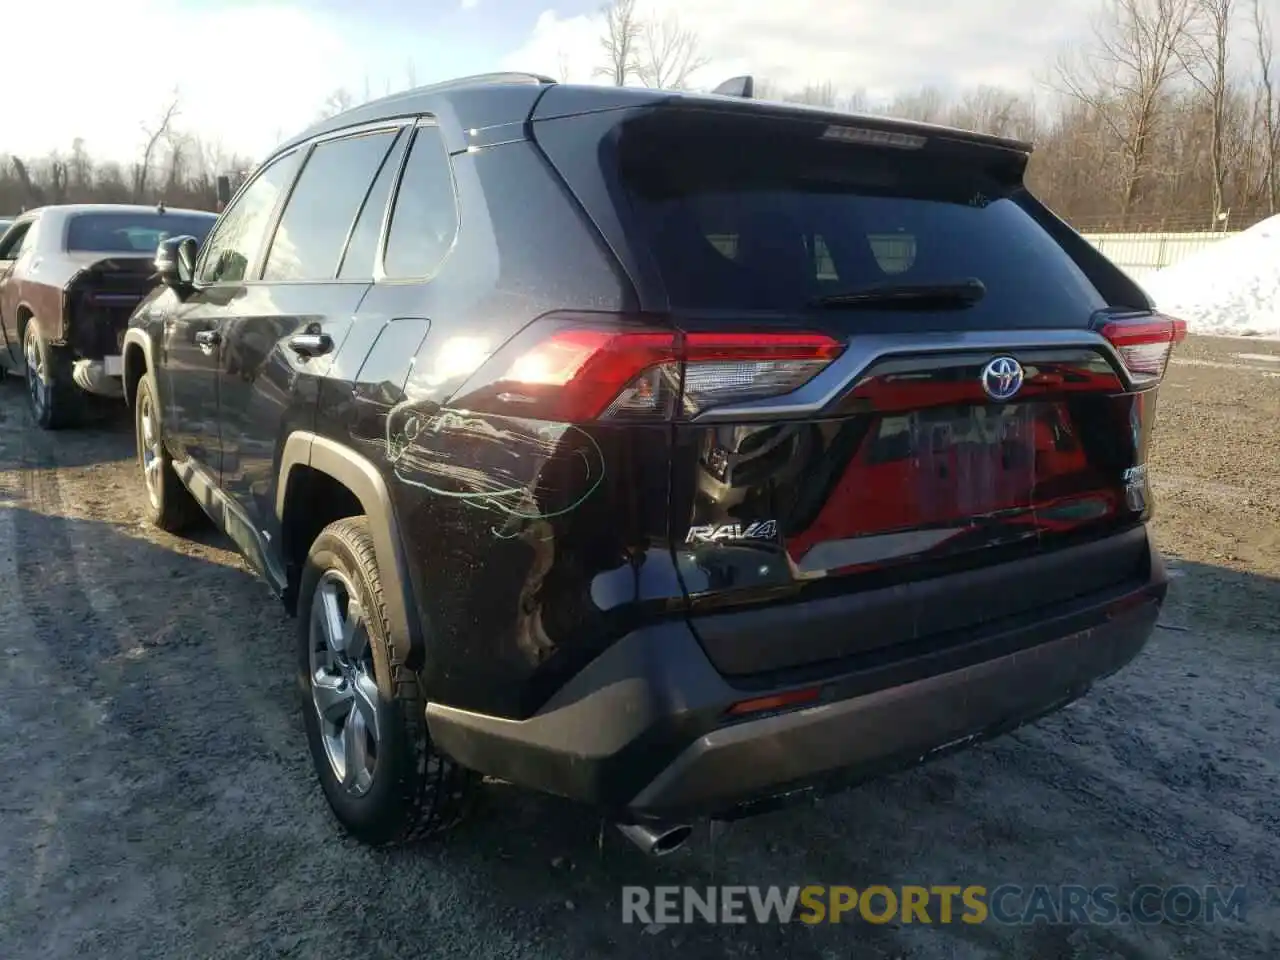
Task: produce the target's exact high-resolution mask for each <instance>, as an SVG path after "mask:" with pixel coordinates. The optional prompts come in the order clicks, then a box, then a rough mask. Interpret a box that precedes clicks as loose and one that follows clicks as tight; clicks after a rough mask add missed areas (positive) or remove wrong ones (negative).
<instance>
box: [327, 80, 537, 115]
mask: <svg viewBox="0 0 1280 960" xmlns="http://www.w3.org/2000/svg"><path fill="white" fill-rule="evenodd" d="M555 82H556V81H555V80H554V79H552V78H551V77H547V76H543V75H542V74H539V73H520V72H510V73H477V74H475V75H474V76H470V77H458V78H457V79H456V80H444V81H441V82H440V83H429V84H426V85H425V86H421V87H412V88H410V89H408V90H397V91H396V92H395V93H390V94H387V95H386V96H385V97H378V98H377V99H376V100H369V101H368V102H366V103H361V104H359V105H357V106H354V107H352V108H351V110H349V111H343V113H350V112H354V111H356V110H361V109H363V108H364V107H371V106H387V105H388V104H393V103H396V102H397V101H400V100H408V99H410V98H413V97H417V96H421V95H422V94H424V93H443V92H445V91H448V90H457V89H460V88H462V87H477V86H484V85H485V84H498V83H527V84H531V85H542V84H548V83H555Z"/></svg>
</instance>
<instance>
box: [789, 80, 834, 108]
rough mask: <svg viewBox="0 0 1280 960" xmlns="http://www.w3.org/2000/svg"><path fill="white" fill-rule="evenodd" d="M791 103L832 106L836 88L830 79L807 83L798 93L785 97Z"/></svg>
mask: <svg viewBox="0 0 1280 960" xmlns="http://www.w3.org/2000/svg"><path fill="white" fill-rule="evenodd" d="M787 99H788V100H789V101H790V102H792V103H804V104H808V105H809V106H812V107H834V106H835V105H836V88H835V84H833V83H832V82H831V81H830V80H827V81H825V82H824V83H807V84H805V85H804V86H803V87H802V88H801V89H800V92H799V93H793V94H791V95H790V96H788V97H787Z"/></svg>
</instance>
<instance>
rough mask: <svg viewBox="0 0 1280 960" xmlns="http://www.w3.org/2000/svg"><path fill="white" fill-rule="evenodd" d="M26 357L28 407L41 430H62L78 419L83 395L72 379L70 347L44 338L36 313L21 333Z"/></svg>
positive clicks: (24, 356) (82, 406)
mask: <svg viewBox="0 0 1280 960" xmlns="http://www.w3.org/2000/svg"><path fill="white" fill-rule="evenodd" d="M22 352H23V359H24V360H25V361H26V380H27V409H28V410H30V411H31V419H32V420H34V421H35V424H36V426H38V427H40V429H42V430H61V429H63V428H65V427H70V426H74V425H75V424H76V423H78V422H79V420H80V416H81V414H82V413H83V409H84V395H83V394H82V393H81V392H80V388H79V387H77V386H76V385H75V381H73V380H72V379H71V364H72V359H73V358H72V356H71V351H70V350H68V349H67V348H66V347H55V346H52V345H50V344H49V343H46V342H45V339H44V337H42V336H41V335H40V324H39V323H37V322H36V318H35V317H31V318H30V319H28V320H27V326H26V329H25V330H24V331H23V335H22Z"/></svg>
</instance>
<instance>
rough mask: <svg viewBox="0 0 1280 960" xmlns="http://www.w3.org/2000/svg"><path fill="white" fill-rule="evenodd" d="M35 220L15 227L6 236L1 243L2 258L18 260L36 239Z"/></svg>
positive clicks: (0, 258) (0, 256)
mask: <svg viewBox="0 0 1280 960" xmlns="http://www.w3.org/2000/svg"><path fill="white" fill-rule="evenodd" d="M33 227H34V222H31V223H23V224H20V225H18V226H17V227H14V228H13V229H12V230H11V231H10V232H9V233H7V234H6V235H5V236H4V240H3V245H0V260H17V259H18V258H19V257H20V256H22V253H23V251H24V250H26V249H27V248H28V247H29V246H30V244H31V243H33V242H34V240H35V235H36V232H35V230H34V229H32V228H33Z"/></svg>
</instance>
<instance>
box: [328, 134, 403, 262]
mask: <svg viewBox="0 0 1280 960" xmlns="http://www.w3.org/2000/svg"><path fill="white" fill-rule="evenodd" d="M403 154H404V142H403V141H397V146H396V147H395V149H393V150H392V151H391V152H390V153H388V154H387V156H386V158H385V159H384V160H383V161H382V169H381V170H379V171H378V177H377V179H376V180H374V181H373V188H372V189H371V190H370V191H369V195H368V196H367V197H365V201H364V207H363V208H362V209H361V210H360V216H359V218H358V219H357V220H356V228H355V230H354V231H352V233H351V242H350V243H348V244H347V253H346V255H345V256H344V257H343V259H342V267H341V269H340V270H339V271H338V276H339V277H341V278H342V279H344V280H348V279H362V278H365V277H372V276H373V263H374V258H375V257H376V256H377V252H378V237H379V236H380V235H381V231H382V216H383V214H385V213H386V212H387V198H388V197H390V196H391V185H392V184H393V183H394V182H395V179H396V174H397V173H399V172H400V157H401V156H402V155H403Z"/></svg>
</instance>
